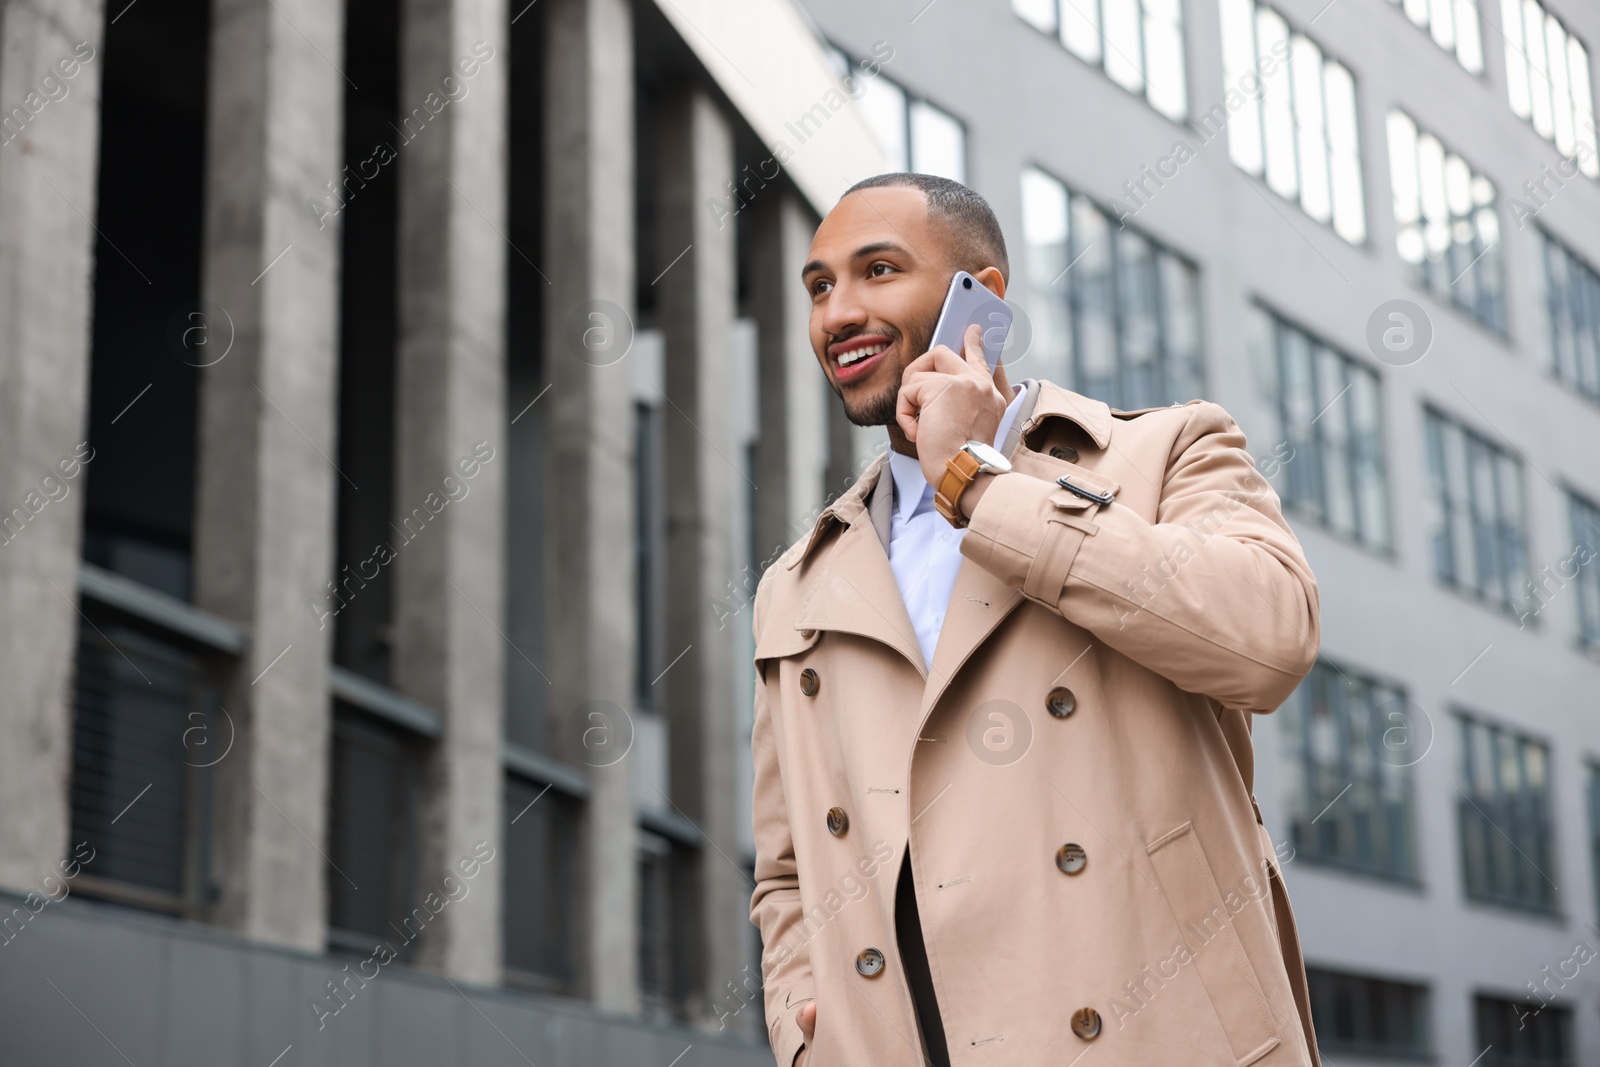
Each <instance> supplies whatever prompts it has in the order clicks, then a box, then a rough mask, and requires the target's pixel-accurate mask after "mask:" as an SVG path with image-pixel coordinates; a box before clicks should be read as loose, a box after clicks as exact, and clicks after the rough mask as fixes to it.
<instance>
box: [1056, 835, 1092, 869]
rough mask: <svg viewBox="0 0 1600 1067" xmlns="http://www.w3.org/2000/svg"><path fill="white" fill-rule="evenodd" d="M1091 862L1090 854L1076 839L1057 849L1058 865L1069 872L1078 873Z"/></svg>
mask: <svg viewBox="0 0 1600 1067" xmlns="http://www.w3.org/2000/svg"><path fill="white" fill-rule="evenodd" d="M1088 862H1089V854H1088V853H1087V852H1085V851H1084V850H1083V846H1082V845H1080V844H1078V843H1077V842H1076V841H1068V842H1067V843H1066V844H1064V845H1062V846H1061V847H1060V848H1058V849H1056V866H1057V867H1060V868H1061V869H1062V870H1063V871H1064V872H1066V873H1067V874H1077V873H1078V872H1079V871H1081V870H1083V865H1084V864H1085V863H1088Z"/></svg>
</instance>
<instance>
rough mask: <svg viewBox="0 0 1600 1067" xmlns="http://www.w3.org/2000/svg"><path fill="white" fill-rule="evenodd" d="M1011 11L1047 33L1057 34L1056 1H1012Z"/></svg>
mask: <svg viewBox="0 0 1600 1067" xmlns="http://www.w3.org/2000/svg"><path fill="white" fill-rule="evenodd" d="M1011 10H1012V11H1015V12H1016V13H1017V15H1018V16H1019V17H1020V18H1021V19H1022V20H1023V21H1024V22H1027V23H1030V24H1031V25H1033V26H1035V27H1037V28H1038V29H1041V30H1043V31H1044V32H1045V33H1055V32H1056V0H1011Z"/></svg>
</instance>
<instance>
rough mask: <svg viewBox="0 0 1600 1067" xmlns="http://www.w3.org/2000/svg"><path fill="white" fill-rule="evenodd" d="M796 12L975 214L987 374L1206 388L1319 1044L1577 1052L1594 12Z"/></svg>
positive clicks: (894, 150) (1592, 847)
mask: <svg viewBox="0 0 1600 1067" xmlns="http://www.w3.org/2000/svg"><path fill="white" fill-rule="evenodd" d="M805 2H806V6H807V8H808V9H809V10H810V11H811V12H812V13H813V15H814V16H815V17H816V19H817V21H818V24H819V25H820V26H821V27H822V29H823V32H824V33H825V34H826V35H827V36H828V38H829V39H830V41H832V42H833V43H834V44H835V45H836V46H837V47H838V48H839V49H841V50H842V51H843V52H844V53H846V54H848V55H851V56H860V55H864V54H866V53H867V51H868V50H869V48H870V47H871V45H872V43H873V42H875V41H878V40H888V41H890V42H892V44H893V45H894V47H895V50H896V51H895V59H894V62H893V64H891V65H890V66H889V67H888V68H887V69H886V70H885V72H884V73H885V77H884V78H880V79H877V80H876V81H874V83H873V86H872V89H873V92H872V94H870V95H869V97H868V99H867V100H866V101H864V103H866V104H867V105H868V107H867V109H866V110H867V113H868V116H869V120H871V121H873V122H874V123H877V124H879V125H880V126H881V128H882V130H884V131H885V132H884V133H883V134H881V136H882V138H883V139H884V140H885V141H886V143H888V144H889V146H890V149H891V154H892V155H893V157H894V158H893V162H894V163H895V164H896V165H903V164H905V163H907V162H908V161H909V162H910V163H911V164H912V165H913V166H921V165H922V164H921V159H920V156H919V153H921V152H922V151H923V150H924V147H925V145H924V142H925V141H931V142H932V143H935V144H938V145H940V147H939V148H938V149H937V153H938V155H939V156H940V157H941V158H953V160H954V161H955V162H954V164H953V166H952V176H955V177H964V178H965V179H966V180H967V182H968V183H969V184H971V185H972V186H973V187H975V188H976V189H978V190H979V191H980V192H982V193H983V195H984V196H985V197H987V198H988V199H989V201H990V202H991V203H992V204H993V205H994V206H995V209H996V211H997V212H998V213H999V215H1000V219H1001V222H1002V224H1003V226H1004V227H1005V230H1006V233H1007V234H1008V236H1009V237H1010V238H1011V246H1012V247H1011V255H1012V272H1013V277H1012V290H1011V291H1010V293H1008V297H1009V298H1010V300H1011V302H1012V303H1013V304H1014V305H1015V306H1016V307H1017V308H1018V309H1019V310H1021V311H1023V312H1025V313H1026V316H1025V318H1026V321H1027V323H1028V324H1029V325H1030V326H1031V333H1023V332H1021V331H1018V332H1017V333H1016V334H1015V335H1014V336H1013V338H1012V341H1013V347H1012V348H1011V350H1010V351H1009V352H1008V354H1007V357H1006V362H1007V364H1008V366H1009V367H1011V368H1014V369H1013V371H1012V377H1013V379H1015V378H1016V377H1017V376H1019V373H1020V374H1021V375H1026V376H1033V377H1043V378H1049V379H1053V380H1057V381H1062V382H1065V383H1067V384H1069V385H1071V386H1072V387H1073V388H1075V389H1078V390H1079V391H1082V392H1085V393H1088V394H1090V395H1093V396H1096V397H1099V398H1101V399H1103V400H1106V401H1107V402H1108V403H1110V404H1112V405H1113V406H1120V407H1123V408H1128V409H1136V408H1139V407H1143V406H1149V405H1163V404H1168V403H1171V402H1173V401H1182V400H1187V399H1189V398H1190V397H1193V396H1206V397H1208V398H1210V399H1214V400H1216V401H1218V402H1220V403H1222V404H1223V405H1224V406H1226V407H1227V408H1228V409H1229V410H1230V412H1232V413H1233V414H1234V416H1235V418H1236V419H1238V421H1239V422H1240V424H1241V426H1242V428H1243V429H1244V430H1245V432H1246V433H1247V435H1248V437H1249V442H1250V450H1251V453H1252V454H1253V455H1254V456H1255V457H1256V459H1257V463H1258V465H1259V466H1260V467H1261V468H1262V469H1263V471H1266V472H1268V473H1269V474H1270V476H1271V478H1272V480H1273V482H1274V484H1275V486H1276V488H1277V490H1278V492H1279V494H1280V496H1281V497H1282V498H1283V500H1284V502H1285V504H1286V508H1287V511H1288V513H1289V516H1290V518H1291V521H1292V522H1293V523H1294V526H1295V529H1296V531H1297V532H1298V533H1299V535H1300V538H1301V540H1302V542H1303V543H1304V545H1305V548H1306V551H1307V554H1308V555H1309V557H1310V559H1311V562H1312V564H1313V566H1314V568H1315V570H1316V574H1317V577H1318V580H1319V584H1320V589H1321V596H1322V623H1323V631H1322V655H1323V658H1322V661H1321V662H1320V663H1319V664H1318V666H1317V667H1316V669H1315V671H1314V672H1313V673H1312V674H1311V675H1310V677H1309V678H1308V680H1307V681H1306V683H1305V684H1304V685H1303V686H1302V687H1301V689H1300V691H1299V692H1298V693H1297V694H1296V696H1295V697H1294V698H1293V699H1292V700H1291V701H1290V702H1289V703H1288V704H1286V705H1285V706H1284V707H1283V708H1282V709H1281V710H1279V711H1278V712H1277V713H1276V714H1274V715H1270V716H1264V717H1259V718H1258V719H1257V720H1256V732H1255V747H1256V752H1257V789H1256V794H1257V796H1258V798H1259V799H1260V802H1261V805H1262V808H1263V809H1264V813H1265V816H1266V820H1267V824H1268V827H1269V829H1270V830H1272V832H1273V836H1274V840H1276V841H1278V842H1280V847H1279V854H1280V856H1281V857H1284V858H1285V859H1286V865H1285V877H1286V880H1287V882H1288V884H1289V888H1290V893H1291V896H1292V899H1293V901H1294V905H1295V908H1296V912H1297V916H1298V919H1299V926H1300V931H1301V935H1302V940H1303V946H1304V950H1305V954H1306V959H1307V964H1308V968H1309V970H1310V976H1311V982H1312V990H1313V998H1314V1001H1315V1003H1314V1010H1315V1013H1316V1016H1317V1029H1318V1039H1319V1041H1320V1043H1321V1046H1322V1048H1323V1050H1324V1052H1325V1053H1326V1054H1327V1057H1328V1060H1329V1061H1330V1062H1336V1063H1341V1064H1342V1063H1346V1062H1350V1061H1354V1060H1359V1061H1360V1062H1375V1063H1406V1062H1416V1061H1417V1060H1418V1059H1433V1060H1436V1061H1437V1062H1441V1063H1454V1064H1463V1065H1464V1064H1468V1063H1476V1064H1480V1065H1484V1067H1487V1065H1490V1064H1500V1065H1507V1064H1516V1065H1532V1064H1577V1063H1594V1062H1600V1017H1597V1009H1600V929H1597V928H1596V925H1595V924H1596V922H1597V915H1596V906H1597V881H1596V869H1595V863H1596V858H1597V856H1600V848H1597V846H1600V771H1597V767H1600V715H1597V714H1596V713H1597V712H1600V696H1597V694H1600V558H1597V554H1600V510H1597V509H1600V464H1597V459H1600V185H1597V179H1600V153H1597V152H1596V146H1595V85H1594V76H1593V73H1592V61H1593V54H1594V53H1593V49H1594V48H1595V47H1596V46H1597V43H1600V7H1596V6H1595V5H1594V4H1593V3H1590V2H1587V0H1505V2H1504V3H1502V0H1453V2H1452V0H1395V2H1393V3H1391V2H1389V0H1331V2H1330V0H1260V2H1258V0H1183V2H1181V3H1180V2H1179V0H1087V2H1085V0H1013V2H1007V0H992V2H989V3H985V4H981V5H976V4H962V3H954V2H950V0H945V2H943V3H931V4H930V3H927V2H926V0H922V2H920V3H917V4H912V5H880V6H865V5H862V4H858V3H849V2H846V0H805ZM930 113H932V114H935V115H937V116H940V118H939V119H938V121H929V119H928V118H927V116H928V115H929V114H930ZM919 115H920V116H921V118H919ZM950 130H954V131H955V132H954V133H951V132H949V131H950ZM952 138H955V139H957V140H964V142H965V144H964V148H962V149H961V150H959V151H957V152H956V153H954V155H953V156H951V155H950V153H949V152H948V150H947V149H946V148H944V147H943V145H944V144H945V143H946V142H948V141H949V140H950V139H952ZM1022 317H1023V316H1019V318H1022ZM880 433H881V431H880ZM871 439H872V435H869V436H867V437H863V439H862V440H863V442H866V441H868V440H871ZM1151 562H1152V569H1151V571H1150V572H1149V573H1147V574H1141V575H1130V576H1129V578H1130V580H1131V581H1132V583H1133V585H1131V586H1130V588H1129V597H1130V599H1132V600H1134V601H1135V602H1137V603H1140V604H1145V605H1148V606H1149V607H1150V609H1151V610H1159V605H1160V597H1161V595H1162V594H1161V585H1162V574H1161V572H1160V561H1154V560H1153V561H1151ZM1170 576H1171V575H1170V573H1169V574H1168V575H1167V577H1170ZM1239 596H1240V597H1241V598H1242V599H1244V600H1245V601H1249V600H1250V599H1251V597H1252V593H1251V592H1250V590H1248V589H1240V590H1239ZM1290 857H1292V858H1290Z"/></svg>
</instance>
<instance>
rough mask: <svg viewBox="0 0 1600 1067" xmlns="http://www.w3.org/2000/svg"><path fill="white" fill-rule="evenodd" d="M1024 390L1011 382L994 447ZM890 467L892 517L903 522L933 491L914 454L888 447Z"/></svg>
mask: <svg viewBox="0 0 1600 1067" xmlns="http://www.w3.org/2000/svg"><path fill="white" fill-rule="evenodd" d="M1026 392H1027V389H1026V388H1025V387H1024V384H1023V383H1014V384H1012V386H1011V403H1009V404H1007V405H1006V410H1005V414H1004V415H1002V416H1000V426H999V428H998V429H996V430H995V433H994V441H993V442H991V443H992V444H993V445H994V446H995V447H996V448H999V447H1000V442H1001V441H1004V440H1005V439H1006V434H1007V433H1008V432H1009V431H1010V429H1011V423H1012V422H1013V421H1014V420H1015V419H1016V417H1017V409H1018V408H1019V406H1020V405H1021V403H1022V396H1023V394H1024V393H1026ZM889 471H890V473H891V474H893V476H894V514H895V518H896V519H897V520H898V521H899V522H901V523H905V522H907V521H909V520H910V518H911V516H912V514H913V513H914V512H915V511H916V510H917V507H918V505H920V504H921V503H922V501H923V498H924V497H926V496H928V495H929V494H930V493H932V492H933V486H931V485H929V484H928V479H927V477H926V476H925V475H923V473H922V462H921V461H920V460H919V459H917V457H916V456H907V455H904V454H903V453H900V452H896V451H895V450H894V449H893V448H890V449H889Z"/></svg>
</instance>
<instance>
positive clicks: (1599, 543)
mask: <svg viewBox="0 0 1600 1067" xmlns="http://www.w3.org/2000/svg"><path fill="white" fill-rule="evenodd" d="M1567 508H1568V510H1569V511H1570V512H1571V515H1572V545H1573V552H1572V556H1571V557H1570V560H1571V561H1570V562H1562V563H1557V565H1556V567H1557V575H1558V577H1559V578H1560V579H1562V580H1566V578H1567V575H1566V573H1565V572H1566V571H1571V570H1576V571H1577V574H1576V575H1575V576H1574V577H1573V578H1572V581H1573V583H1574V584H1575V585H1576V586H1577V590H1576V592H1577V597H1576V601H1577V609H1578V645H1579V646H1580V647H1582V648H1583V649H1585V650H1587V651H1590V652H1594V651H1597V650H1600V504H1596V503H1595V502H1594V501H1592V500H1589V499H1587V498H1585V497H1581V496H1579V495H1578V494H1577V493H1574V492H1571V491H1569V492H1568V493H1567Z"/></svg>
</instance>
